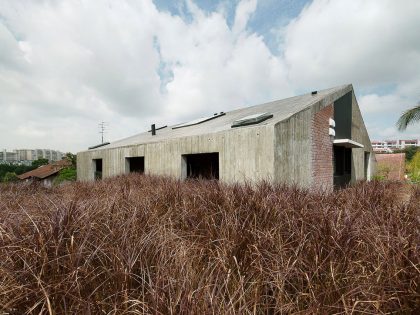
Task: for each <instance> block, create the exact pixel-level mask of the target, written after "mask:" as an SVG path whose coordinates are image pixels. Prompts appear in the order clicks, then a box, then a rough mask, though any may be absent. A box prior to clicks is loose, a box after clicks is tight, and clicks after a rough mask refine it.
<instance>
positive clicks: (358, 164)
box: [351, 91, 376, 183]
mask: <svg viewBox="0 0 420 315" xmlns="http://www.w3.org/2000/svg"><path fill="white" fill-rule="evenodd" d="M351 93H352V124H351V139H352V140H354V141H356V142H359V143H361V144H363V146H364V148H359V149H353V150H352V172H351V182H352V183H355V182H357V181H359V180H368V179H370V178H365V171H364V170H365V152H368V153H369V155H370V166H369V169H370V175H372V174H374V173H375V171H376V159H375V153H374V152H373V147H372V144H371V142H370V139H369V135H368V132H367V129H366V126H365V123H364V121H363V117H362V114H361V112H360V108H359V104H358V103H357V100H356V96H355V95H354V91H352V92H351ZM368 175H369V174H368ZM370 175H369V176H368V177H370Z"/></svg>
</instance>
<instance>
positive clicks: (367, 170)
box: [365, 152, 370, 180]
mask: <svg viewBox="0 0 420 315" xmlns="http://www.w3.org/2000/svg"><path fill="white" fill-rule="evenodd" d="M365 180H370V152H365Z"/></svg>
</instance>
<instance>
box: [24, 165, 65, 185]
mask: <svg viewBox="0 0 420 315" xmlns="http://www.w3.org/2000/svg"><path fill="white" fill-rule="evenodd" d="M69 166H71V162H70V161H68V160H67V159H63V160H60V161H57V162H53V163H50V164H48V165H42V166H40V167H38V168H36V169H34V170H32V171H29V172H26V173H23V174H21V175H18V178H19V179H21V180H23V181H25V182H34V181H37V182H40V183H41V184H42V185H43V186H44V187H48V188H51V187H52V185H53V183H54V180H55V178H56V177H57V176H58V173H59V172H60V171H61V170H62V169H64V168H66V167H69Z"/></svg>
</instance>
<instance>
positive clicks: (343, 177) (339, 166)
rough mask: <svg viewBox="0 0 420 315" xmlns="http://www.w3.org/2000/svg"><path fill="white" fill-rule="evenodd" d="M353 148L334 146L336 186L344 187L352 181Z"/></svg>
mask: <svg viewBox="0 0 420 315" xmlns="http://www.w3.org/2000/svg"><path fill="white" fill-rule="evenodd" d="M351 152H352V151H351V148H345V147H341V146H334V186H337V187H343V186H346V185H348V184H349V183H350V181H351V168H352V167H351V164H352V161H351Z"/></svg>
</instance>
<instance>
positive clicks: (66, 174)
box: [54, 167, 77, 184]
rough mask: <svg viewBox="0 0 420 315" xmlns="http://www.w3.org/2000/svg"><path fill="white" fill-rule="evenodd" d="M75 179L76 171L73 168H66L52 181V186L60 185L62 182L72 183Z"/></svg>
mask: <svg viewBox="0 0 420 315" xmlns="http://www.w3.org/2000/svg"><path fill="white" fill-rule="evenodd" d="M76 179H77V171H76V169H75V168H73V167H66V168H63V169H62V170H61V171H60V172H59V173H58V176H57V177H56V178H55V180H54V184H60V183H62V182H68V181H70V182H72V181H75V180H76Z"/></svg>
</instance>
